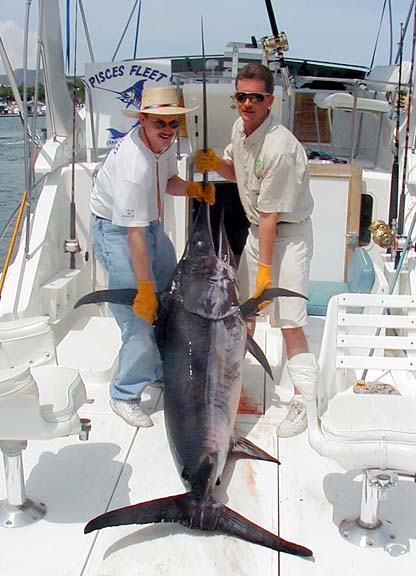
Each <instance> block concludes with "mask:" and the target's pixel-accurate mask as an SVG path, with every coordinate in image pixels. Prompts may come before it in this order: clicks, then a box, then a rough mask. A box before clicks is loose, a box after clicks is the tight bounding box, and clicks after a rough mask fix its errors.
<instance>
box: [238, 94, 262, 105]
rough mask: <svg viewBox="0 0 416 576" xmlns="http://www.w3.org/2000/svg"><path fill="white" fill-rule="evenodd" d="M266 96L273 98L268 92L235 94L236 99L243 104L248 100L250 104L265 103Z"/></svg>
mask: <svg viewBox="0 0 416 576" xmlns="http://www.w3.org/2000/svg"><path fill="white" fill-rule="evenodd" d="M266 96H271V94H269V93H268V92H236V93H235V94H234V98H235V99H236V100H237V102H240V103H241V104H242V103H243V102H245V101H246V100H247V98H248V99H249V100H250V102H252V103H254V104H257V103H258V102H263V100H264V99H265V98H266Z"/></svg>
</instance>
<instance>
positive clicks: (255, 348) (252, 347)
mask: <svg viewBox="0 0 416 576" xmlns="http://www.w3.org/2000/svg"><path fill="white" fill-rule="evenodd" d="M246 346H247V350H248V351H249V352H250V354H251V355H252V356H254V358H255V359H256V360H257V362H259V364H261V365H262V366H263V368H264V369H265V370H266V372H267V374H268V375H269V376H270V378H271V379H272V380H273V372H272V369H271V368H270V364H269V361H268V360H267V358H266V356H265V354H264V352H263V350H262V349H261V348H260V346H259V345H258V344H257V342H256V341H255V340H254V338H253V337H252V336H250V335H249V334H247V340H246Z"/></svg>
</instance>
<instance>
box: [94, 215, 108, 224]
mask: <svg viewBox="0 0 416 576" xmlns="http://www.w3.org/2000/svg"><path fill="white" fill-rule="evenodd" d="M94 216H95V217H96V218H97V219H98V220H104V221H105V222H111V220H109V219H108V218H103V217H102V216H98V215H97V214H94Z"/></svg>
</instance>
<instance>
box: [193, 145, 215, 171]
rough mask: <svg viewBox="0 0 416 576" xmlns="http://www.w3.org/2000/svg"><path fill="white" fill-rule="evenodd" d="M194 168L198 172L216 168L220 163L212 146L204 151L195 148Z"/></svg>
mask: <svg viewBox="0 0 416 576" xmlns="http://www.w3.org/2000/svg"><path fill="white" fill-rule="evenodd" d="M194 164H195V168H196V169H197V170H198V172H202V174H203V173H204V172H209V171H210V170H218V168H219V167H220V165H221V158H220V157H219V156H217V155H216V154H215V152H214V150H213V149H212V148H208V150H207V151H206V152H204V151H203V150H197V151H196V152H195V158H194Z"/></svg>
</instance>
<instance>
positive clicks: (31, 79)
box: [0, 68, 43, 86]
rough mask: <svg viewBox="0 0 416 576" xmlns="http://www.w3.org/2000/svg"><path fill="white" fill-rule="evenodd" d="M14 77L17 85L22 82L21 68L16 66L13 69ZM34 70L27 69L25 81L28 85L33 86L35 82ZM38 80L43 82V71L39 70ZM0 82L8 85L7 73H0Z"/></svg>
mask: <svg viewBox="0 0 416 576" xmlns="http://www.w3.org/2000/svg"><path fill="white" fill-rule="evenodd" d="M14 77H15V78H16V83H17V85H18V86H19V85H20V84H23V68H18V69H16V70H15V71H14ZM35 79H36V72H35V70H28V71H27V73H26V81H27V85H28V86H33V85H34V84H35ZM39 81H40V83H41V84H43V71H42V70H41V71H40V74H39ZM0 84H5V85H6V86H8V85H9V79H8V77H7V74H0Z"/></svg>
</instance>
